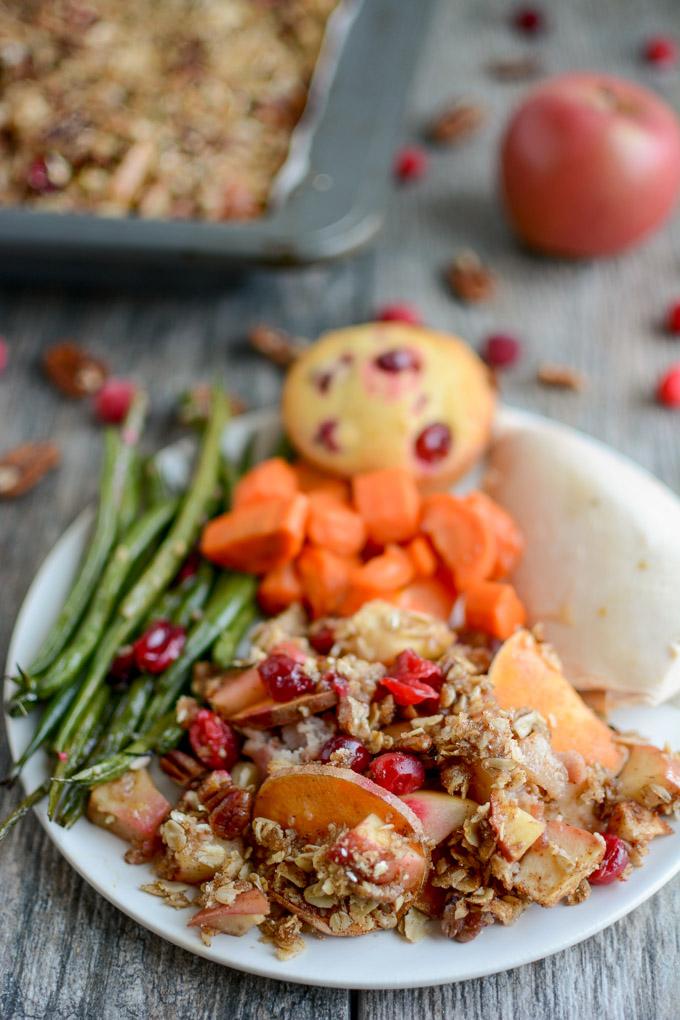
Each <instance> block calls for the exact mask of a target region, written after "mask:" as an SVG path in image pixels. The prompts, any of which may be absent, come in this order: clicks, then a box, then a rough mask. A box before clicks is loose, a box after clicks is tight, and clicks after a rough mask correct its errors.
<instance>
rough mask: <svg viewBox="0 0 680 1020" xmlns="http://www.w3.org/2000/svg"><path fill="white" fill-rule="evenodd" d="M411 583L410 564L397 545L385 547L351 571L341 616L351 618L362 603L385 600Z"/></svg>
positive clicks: (407, 557) (411, 571)
mask: <svg viewBox="0 0 680 1020" xmlns="http://www.w3.org/2000/svg"><path fill="white" fill-rule="evenodd" d="M412 580H413V564H412V563H411V560H410V558H409V556H408V554H407V553H405V552H404V550H403V549H401V548H400V547H399V546H398V545H389V546H387V548H386V549H385V551H384V552H382V553H380V554H379V555H378V556H374V557H373V559H370V560H368V561H367V562H366V563H362V564H361V566H360V567H357V568H356V569H355V570H353V571H352V575H351V579H350V585H349V590H348V592H347V597H346V598H345V600H344V602H343V603H342V614H343V616H351V615H352V613H356V612H357V610H359V609H361V607H362V606H363V604H364V603H365V602H370V601H371V600H372V599H381V598H385V597H386V596H388V595H391V594H392V593H393V592H396V591H398V590H399V589H400V588H403V587H404V586H405V585H407V584H409V583H410V581H412Z"/></svg>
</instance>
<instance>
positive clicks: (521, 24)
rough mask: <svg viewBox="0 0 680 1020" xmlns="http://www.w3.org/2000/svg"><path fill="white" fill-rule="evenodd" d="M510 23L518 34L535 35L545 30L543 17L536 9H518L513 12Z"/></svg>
mask: <svg viewBox="0 0 680 1020" xmlns="http://www.w3.org/2000/svg"><path fill="white" fill-rule="evenodd" d="M512 23H513V25H514V26H515V28H516V29H518V30H519V31H520V32H526V33H527V35H535V34H536V33H538V32H542V31H543V29H544V28H545V17H544V15H543V12H542V11H540V10H538V8H537V7H520V8H519V10H517V11H515V13H514V15H513V18H512Z"/></svg>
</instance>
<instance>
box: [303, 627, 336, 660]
mask: <svg viewBox="0 0 680 1020" xmlns="http://www.w3.org/2000/svg"><path fill="white" fill-rule="evenodd" d="M309 643H310V645H311V646H312V648H313V649H314V651H315V652H317V653H318V654H319V655H330V653H331V650H332V648H333V645H334V644H335V633H334V632H333V630H332V628H331V627H319V629H318V630H315V631H314V632H313V633H312V634H310V635H309Z"/></svg>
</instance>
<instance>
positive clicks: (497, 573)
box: [464, 492, 524, 581]
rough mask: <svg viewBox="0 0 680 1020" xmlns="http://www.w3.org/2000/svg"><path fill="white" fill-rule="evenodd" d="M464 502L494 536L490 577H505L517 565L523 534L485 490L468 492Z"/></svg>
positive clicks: (495, 578)
mask: <svg viewBox="0 0 680 1020" xmlns="http://www.w3.org/2000/svg"><path fill="white" fill-rule="evenodd" d="M464 501H465V503H466V504H467V505H468V506H469V507H472V509H473V510H474V511H475V513H477V514H479V516H480V517H482V518H483V519H484V520H485V521H486V522H487V524H488V525H489V527H490V528H491V530H492V531H493V533H494V535H495V536H496V563H495V564H494V568H493V571H492V573H491V578H492V580H494V581H497V580H499V578H502V577H507V576H508V574H511V573H512V571H513V570H514V569H515V567H516V566H517V564H518V562H519V560H520V558H521V556H522V553H523V552H524V536H523V535H522V532H521V531H520V530H519V528H518V527H517V525H516V524H515V522H514V521H513V519H512V517H511V516H510V514H509V513H508V512H507V510H504V509H503V507H502V506H499V505H498V503H496V502H495V501H494V500H493V499H491V497H490V496H487V494H486V493H485V492H470V493H469V494H468V495H467V496H465V500H464Z"/></svg>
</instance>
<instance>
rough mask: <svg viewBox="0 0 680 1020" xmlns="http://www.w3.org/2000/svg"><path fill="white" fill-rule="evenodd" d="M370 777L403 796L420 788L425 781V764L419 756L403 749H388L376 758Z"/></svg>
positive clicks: (369, 772) (371, 766)
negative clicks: (407, 752) (414, 755)
mask: <svg viewBox="0 0 680 1020" xmlns="http://www.w3.org/2000/svg"><path fill="white" fill-rule="evenodd" d="M368 775H369V778H370V779H372V780H373V782H374V783H377V784H378V786H382V787H384V789H385V790H389V792H390V793H395V794H396V795H397V796H398V797H403V796H404V794H405V793H413V791H414V790H419V789H420V787H421V786H422V785H423V783H424V782H425V766H424V765H423V763H422V762H421V761H420V759H419V758H414V757H413V755H412V754H404V753H403V752H402V751H388V752H387V753H386V754H380V755H378V757H377V758H374V759H373V761H372V762H371V764H370V767H369V769H368Z"/></svg>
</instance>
